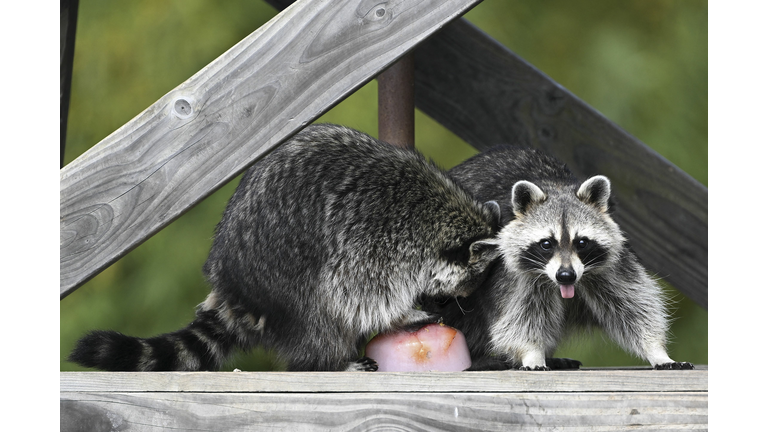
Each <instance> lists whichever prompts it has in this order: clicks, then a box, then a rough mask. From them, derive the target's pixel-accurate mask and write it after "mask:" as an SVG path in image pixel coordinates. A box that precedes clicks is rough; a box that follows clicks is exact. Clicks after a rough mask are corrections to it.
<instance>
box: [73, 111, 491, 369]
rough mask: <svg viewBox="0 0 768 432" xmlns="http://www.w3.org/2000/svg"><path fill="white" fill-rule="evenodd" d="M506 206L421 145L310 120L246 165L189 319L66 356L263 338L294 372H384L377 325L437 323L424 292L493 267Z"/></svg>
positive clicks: (153, 364) (466, 288)
mask: <svg viewBox="0 0 768 432" xmlns="http://www.w3.org/2000/svg"><path fill="white" fill-rule="evenodd" d="M498 217H499V216H498V205H496V204H495V203H488V204H487V205H483V204H481V203H479V202H477V201H476V200H474V199H473V197H472V196H471V195H470V194H469V193H468V192H466V191H465V190H464V189H462V188H461V187H460V186H459V185H457V184H456V183H455V182H454V181H452V180H451V179H450V178H449V177H448V176H447V175H446V174H445V173H444V172H443V171H441V170H440V169H438V168H437V167H436V166H435V165H433V164H432V163H430V162H428V161H427V160H425V159H424V158H423V157H421V156H420V155H419V154H418V153H416V152H415V151H408V150H403V149H399V148H396V147H394V146H391V145H389V144H387V143H384V142H380V141H378V140H375V139H373V138H371V137H370V136H368V135H366V134H363V133H362V132H358V131H355V130H352V129H348V128H345V127H342V126H335V125H313V126H309V127H307V128H305V129H304V130H303V131H302V132H300V133H298V134H297V135H295V136H294V137H293V138H291V139H290V140H289V141H287V142H286V143H284V144H282V145H281V146H279V147H278V148H277V149H276V150H274V151H273V152H271V153H270V154H268V155H267V156H265V157H264V158H263V159H262V160H261V161H259V162H258V163H256V164H255V165H254V166H253V167H251V168H249V169H248V170H247V171H246V173H245V174H244V175H243V178H242V180H241V182H240V184H239V185H238V187H237V189H236V191H235V193H234V195H233V196H232V198H231V199H230V201H229V203H228V204H227V208H226V210H225V212H224V215H223V217H222V220H221V222H220V223H219V224H218V226H217V228H216V233H215V236H214V240H213V245H212V247H211V251H210V254H209V256H208V259H207V261H206V263H205V266H204V273H205V275H206V277H207V279H208V281H209V283H210V285H211V293H210V295H209V296H208V297H207V299H206V300H205V301H204V302H203V303H201V304H200V305H199V307H198V309H197V312H196V318H195V320H194V321H193V322H192V323H191V324H189V326H187V327H186V328H183V329H181V330H178V331H175V332H172V333H168V334H164V335H160V336H156V337H151V338H136V337H131V336H126V335H123V334H120V333H118V332H115V331H95V332H92V333H90V334H88V335H86V336H85V337H84V338H82V339H80V340H79V341H78V343H77V345H76V347H75V349H74V350H73V352H72V353H71V355H70V360H71V361H74V362H76V363H78V364H80V365H83V366H86V367H93V368H98V369H103V370H123V371H153V370H188V371H193V370H217V369H219V368H220V367H221V366H222V364H223V362H224V361H225V359H227V358H228V357H229V356H230V354H232V353H233V351H235V350H236V349H240V350H248V349H250V348H252V347H254V346H256V345H261V346H264V347H265V348H267V349H271V350H273V351H274V352H275V353H276V355H277V356H278V357H279V358H281V359H282V360H283V361H284V362H285V363H286V364H287V367H288V369H289V370H321V371H337V370H375V369H376V364H375V362H373V361H372V360H370V359H367V358H361V359H359V358H358V357H359V349H360V348H361V345H362V343H364V342H365V340H366V338H367V337H368V336H369V335H370V334H371V333H373V332H380V331H385V330H390V329H392V328H397V327H401V326H403V327H404V326H408V325H411V324H414V323H418V322H423V321H433V320H434V317H433V316H432V315H430V314H428V313H426V312H424V311H421V310H417V309H415V308H414V306H415V304H416V301H417V300H418V298H419V297H420V296H421V295H423V294H428V295H447V296H466V295H468V294H470V293H471V292H472V291H473V290H474V289H475V288H476V287H477V285H478V284H479V283H480V282H482V280H483V279H484V277H485V276H487V269H488V267H489V264H490V263H491V262H492V261H494V260H495V259H497V257H498V251H497V248H496V245H495V243H494V238H495V237H494V235H495V233H496V232H497V230H498Z"/></svg>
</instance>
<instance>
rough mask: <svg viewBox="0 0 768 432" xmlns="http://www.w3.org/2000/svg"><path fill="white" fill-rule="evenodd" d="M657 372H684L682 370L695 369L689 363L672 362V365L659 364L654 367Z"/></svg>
mask: <svg viewBox="0 0 768 432" xmlns="http://www.w3.org/2000/svg"><path fill="white" fill-rule="evenodd" d="M653 368H654V369H656V370H682V369H693V365H692V364H691V363H688V362H671V363H662V364H657V365H654V366H653Z"/></svg>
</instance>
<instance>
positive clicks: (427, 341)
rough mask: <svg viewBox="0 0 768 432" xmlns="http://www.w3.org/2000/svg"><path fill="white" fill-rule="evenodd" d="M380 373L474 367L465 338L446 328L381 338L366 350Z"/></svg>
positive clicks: (431, 327)
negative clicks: (377, 365)
mask: <svg viewBox="0 0 768 432" xmlns="http://www.w3.org/2000/svg"><path fill="white" fill-rule="evenodd" d="M365 355H366V356H367V357H370V358H372V359H374V360H376V363H378V364H379V371H380V372H426V371H444V372H452V371H463V370H465V369H466V368H468V367H469V366H470V365H471V364H472V360H471V359H470V357H469V349H468V348H467V341H466V339H465V338H464V335H463V334H462V333H461V332H460V331H459V330H457V329H455V328H453V327H450V326H447V325H445V324H428V325H426V326H424V327H422V328H420V329H418V330H415V331H408V330H403V331H397V332H393V333H383V334H379V335H377V336H376V337H374V338H373V339H371V341H370V342H368V345H367V346H366V347H365Z"/></svg>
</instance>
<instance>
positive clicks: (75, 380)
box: [60, 366, 708, 431]
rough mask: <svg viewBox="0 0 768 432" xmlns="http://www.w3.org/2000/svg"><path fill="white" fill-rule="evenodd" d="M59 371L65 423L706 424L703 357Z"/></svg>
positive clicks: (242, 426) (235, 427)
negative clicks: (545, 367)
mask: <svg viewBox="0 0 768 432" xmlns="http://www.w3.org/2000/svg"><path fill="white" fill-rule="evenodd" d="M60 375H61V384H60V419H61V430H62V431H76V430H101V429H104V430H107V429H109V430H113V429H114V430H123V429H125V430H132V429H134V428H136V429H141V430H158V431H159V430H167V429H168V428H173V429H178V430H206V431H207V430H210V431H218V430H228V431H240V430H243V431H245V430H253V429H254V428H256V429H259V430H261V429H272V428H273V429H275V430H284V429H301V430H329V429H333V430H336V429H338V430H353V429H354V430H368V429H381V430H389V429H398V430H489V431H496V430H498V431H507V430H510V428H513V429H514V430H542V429H550V428H558V429H559V428H568V429H573V430H596V429H599V430H638V429H641V430H657V429H667V428H669V429H678V428H679V429H706V427H707V422H708V384H707V375H708V371H707V370H706V366H704V367H703V368H702V369H696V370H692V371H654V370H610V369H600V370H580V371H550V372H522V371H516V372H510V371H497V372H434V373H410V372H402V373H401V372H383V373H365V372H338V373H337V372H331V373H328V372H299V373H297V372H207V373H206V372H153V373H145V372H136V373H132V372H118V373H110V372H62V373H61V374H60ZM513 426H514V427H513Z"/></svg>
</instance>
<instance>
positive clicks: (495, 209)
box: [483, 200, 501, 225]
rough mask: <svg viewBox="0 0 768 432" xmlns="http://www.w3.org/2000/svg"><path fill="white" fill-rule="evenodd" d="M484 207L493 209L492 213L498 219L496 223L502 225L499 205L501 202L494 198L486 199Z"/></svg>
mask: <svg viewBox="0 0 768 432" xmlns="http://www.w3.org/2000/svg"><path fill="white" fill-rule="evenodd" d="M483 207H485V208H487V209H488V210H490V211H491V214H492V215H493V217H494V219H495V220H496V223H497V224H498V225H501V207H499V203H497V202H496V201H494V200H491V201H486V202H485V204H483Z"/></svg>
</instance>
